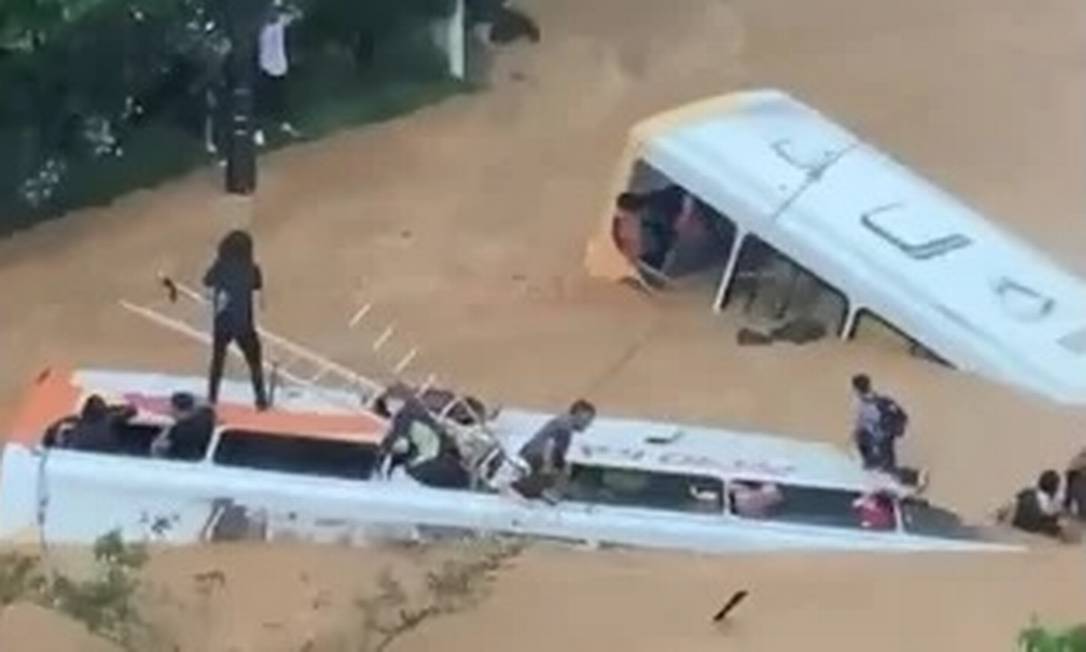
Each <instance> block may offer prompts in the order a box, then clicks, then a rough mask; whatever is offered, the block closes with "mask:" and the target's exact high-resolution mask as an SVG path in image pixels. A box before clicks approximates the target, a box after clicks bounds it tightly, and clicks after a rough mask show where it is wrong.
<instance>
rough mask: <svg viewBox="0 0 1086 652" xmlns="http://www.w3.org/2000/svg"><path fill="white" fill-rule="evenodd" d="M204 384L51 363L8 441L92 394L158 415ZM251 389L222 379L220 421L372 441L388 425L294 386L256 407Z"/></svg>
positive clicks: (73, 409) (37, 430) (33, 437)
mask: <svg viewBox="0 0 1086 652" xmlns="http://www.w3.org/2000/svg"><path fill="white" fill-rule="evenodd" d="M205 387H206V385H205V381H204V380H203V379H201V378H194V377H186V376H173V375H168V374H157V373H139V372H124V371H106V370H78V371H71V370H67V369H48V370H45V371H43V372H42V373H41V374H39V376H38V377H37V378H36V379H35V381H34V383H33V385H32V386H31V388H30V389H29V390H28V392H27V394H26V397H25V398H24V400H23V402H22V404H21V405H20V407H19V409H18V410H17V412H16V418H15V421H14V422H13V424H12V425H11V429H10V431H9V432H8V433H7V441H11V442H18V443H22V444H25V445H33V444H36V443H37V442H39V441H40V440H41V437H42V435H43V434H44V432H45V430H46V428H48V427H49V425H51V424H52V423H54V422H56V421H57V420H59V419H62V418H64V417H66V416H69V415H72V414H78V412H79V410H80V409H81V407H82V404H83V401H84V400H86V398H87V397H88V396H90V395H91V394H99V395H101V396H102V397H103V398H104V399H106V402H108V403H111V404H112V403H127V404H129V405H132V406H133V407H136V408H138V409H139V410H140V411H141V417H140V418H147V419H150V420H155V419H158V418H160V417H164V416H168V414H169V399H170V396H171V395H172V394H173V393H174V392H188V393H191V394H193V395H194V396H202V395H203V392H204V390H205ZM251 392H252V390H251V388H250V387H249V386H248V385H247V384H245V383H239V382H236V381H230V380H224V381H223V383H222V387H221V390H220V400H219V404H218V405H217V406H216V410H215V412H216V416H217V418H218V423H219V426H221V427H222V428H225V429H230V430H237V431H242V432H259V433H262V434H270V435H284V436H288V435H289V436H298V437H309V438H314V439H334V440H340V441H356V442H361V443H372V444H376V443H378V442H379V441H380V439H381V437H382V436H383V435H384V432H385V429H386V426H385V421H384V420H383V419H381V418H380V417H378V416H377V415H375V414H371V413H368V412H364V411H362V410H361V409H359V410H349V409H346V408H345V407H343V406H344V404H345V403H346V401H341V402H332V401H329V400H327V399H325V398H322V397H321V396H318V395H316V394H314V393H311V392H304V391H295V390H294V389H291V391H290V392H289V393H285V392H284V395H281V396H279V397H278V398H277V400H276V405H275V408H274V409H272V410H269V411H266V412H257V411H256V410H255V409H253V408H252V407H251V404H252V397H251ZM344 398H345V399H349V397H346V396H345V397H344Z"/></svg>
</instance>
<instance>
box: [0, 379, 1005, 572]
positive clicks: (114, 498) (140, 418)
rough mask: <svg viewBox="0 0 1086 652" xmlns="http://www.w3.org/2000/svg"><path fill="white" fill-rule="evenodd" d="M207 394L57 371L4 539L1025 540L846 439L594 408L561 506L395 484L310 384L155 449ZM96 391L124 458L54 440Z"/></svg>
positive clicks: (238, 388)
mask: <svg viewBox="0 0 1086 652" xmlns="http://www.w3.org/2000/svg"><path fill="white" fill-rule="evenodd" d="M202 386H203V381H202V379H199V378H190V377H178V376H172V375H166V374H152V373H136V372H122V371H116V370H81V371H63V370H53V371H49V372H46V373H43V374H42V375H41V376H40V377H39V378H38V379H37V381H36V382H35V383H34V384H33V385H32V386H31V387H30V390H29V391H28V393H27V397H26V400H25V401H24V402H23V403H22V405H21V406H19V411H18V416H17V418H16V420H15V422H14V423H13V424H12V426H11V427H10V430H9V431H8V432H7V433H6V434H7V443H6V444H5V446H4V448H3V459H2V466H0V540H2V541H8V542H11V541H16V542H17V541H28V540H29V541H33V540H37V539H41V540H45V541H48V542H51V543H77V544H78V543H84V544H85V543H90V542H93V541H94V540H95V539H96V538H97V537H99V536H101V535H103V534H105V533H107V532H110V531H119V532H121V534H122V535H123V536H124V537H125V538H126V540H136V541H140V540H148V541H154V542H161V543H165V544H171V543H172V544H185V543H197V542H207V541H223V540H261V541H262V540H286V539H289V540H307V541H313V542H324V543H344V544H356V545H361V544H364V543H366V542H367V541H373V540H387V539H410V540H420V539H423V540H425V539H430V538H442V537H449V536H454V537H467V538H472V537H478V536H492V535H499V536H509V535H511V536H520V537H529V538H542V539H547V540H556V541H561V542H566V543H570V544H575V545H584V544H589V545H614V546H636V547H649V548H664V549H668V548H670V549H676V550H690V551H700V552H710V553H712V552H718V553H719V552H733V551H775V550H869V551H917V552H919V551H963V552H964V551H993V552H995V551H1012V550H1019V549H1020V548H1018V547H1016V546H1008V545H1003V544H1001V543H999V542H998V541H996V540H995V539H993V538H991V537H989V536H987V535H986V534H985V533H984V532H982V531H980V530H978V529H975V528H971V527H969V526H967V525H966V524H964V523H963V522H962V521H961V520H960V519H959V518H958V517H957V516H956V515H954V514H953V513H952V512H950V511H948V510H944V509H941V508H938V507H936V506H933V505H930V504H928V503H926V502H924V501H923V500H920V499H919V498H918V497H916V496H914V495H913V494H912V492H910V491H909V490H907V489H906V488H904V487H901V486H899V485H898V484H897V483H896V481H895V480H894V479H893V478H891V477H889V476H884V475H882V474H876V473H871V472H868V471H865V470H863V469H862V468H861V466H860V464H859V463H858V462H857V461H856V460H854V459H852V458H851V457H849V456H848V455H847V454H845V453H844V452H843V451H841V450H838V449H837V448H836V447H834V446H832V445H829V444H825V443H816V442H803V441H797V440H792V439H788V438H784V437H778V436H770V435H766V434H759V433H749V432H738V431H733V430H724V429H716V428H707V427H701V426H694V425H682V424H667V423H660V422H652V421H643V420H633V419H617V418H604V417H601V418H599V419H597V420H596V422H595V423H594V424H593V425H592V426H591V427H590V428H589V429H588V430H587V431H585V432H584V433H581V434H579V435H578V436H577V439H576V441H575V443H574V445H573V446H572V447H571V449H570V451H569V454H568V456H567V460H568V462H569V464H570V467H571V469H570V477H569V483H568V486H567V487H566V489H565V491H564V494H563V496H562V498H561V500H560V501H559V502H558V503H557V504H550V503H548V502H544V501H539V500H531V501H530V500H525V499H523V498H520V497H518V496H515V495H509V494H506V493H503V492H501V491H499V490H497V489H495V488H491V487H489V486H486V485H485V484H484V485H476V486H474V487H472V486H466V487H463V488H459V489H453V488H443V489H439V488H434V487H431V486H425V485H423V484H420V483H418V482H416V481H414V480H413V479H412V478H411V477H407V476H399V477H397V476H393V477H392V478H384V477H383V476H382V474H380V473H378V472H377V465H378V446H379V442H380V440H381V437H382V436H383V433H384V431H385V428H386V422H385V421H384V419H382V418H381V417H380V416H378V415H377V414H375V413H369V412H366V411H364V410H361V409H359V410H355V411H352V410H349V409H345V408H344V407H343V402H342V401H338V400H337V401H332V402H329V401H328V400H327V399H328V395H327V394H321V395H317V394H314V393H313V392H311V391H309V390H306V389H298V390H296V391H295V390H291V392H289V393H288V394H286V395H285V396H283V397H282V398H281V400H280V401H279V402H278V403H277V405H276V407H275V408H274V409H273V410H270V411H268V412H263V413H257V412H254V411H253V410H252V409H251V408H249V407H248V406H247V405H245V404H244V402H245V401H246V400H247V399H248V388H247V387H246V386H245V385H242V384H240V383H236V382H231V381H226V382H224V384H223V388H222V394H221V402H220V404H219V407H218V410H217V415H218V422H217V425H216V427H215V429H214V432H213V434H212V436H211V438H210V441H209V442H207V444H206V450H204V451H202V452H200V453H199V454H196V455H192V456H189V457H186V458H184V459H180V458H161V457H152V456H151V451H150V449H151V442H152V441H153V440H154V438H155V437H156V435H157V434H158V433H159V432H161V431H162V429H163V428H167V427H169V426H170V425H171V423H172V417H171V416H170V411H169V396H170V394H171V393H172V392H175V391H187V392H192V393H196V392H199V391H200V388H201V387H202ZM91 394H97V395H99V396H103V397H105V398H106V399H107V400H108V401H110V402H111V403H124V404H126V405H128V406H130V407H134V408H136V410H137V413H136V415H135V417H134V418H132V419H131V420H130V421H129V422H128V423H127V424H126V425H124V426H123V427H121V428H120V430H119V431H118V432H117V436H118V446H117V448H116V450H110V451H100V452H91V451H85V450H77V449H72V448H64V447H49V446H46V445H45V441H44V433H45V432H46V430H47V429H48V428H49V426H50V424H51V423H55V422H56V421H57V420H58V419H62V418H63V417H65V416H67V415H69V414H71V413H72V412H76V411H77V410H78V409H79V406H80V405H81V404H82V402H83V401H84V400H85V399H86V397H88V396H89V395H91ZM340 398H343V399H349V398H350V394H349V393H348V394H344V396H342V397H340ZM548 418H549V416H548V415H546V414H540V413H535V412H530V411H524V410H508V409H507V410H501V411H500V412H499V413H498V414H497V415H496V416H495V417H493V419H492V421H490V422H488V424H487V427H488V429H489V430H490V431H491V432H492V433H493V434H494V436H495V438H496V441H497V442H499V443H500V447H501V448H502V449H504V450H507V451H515V450H519V447H520V446H521V444H522V443H523V442H524V441H526V439H527V438H529V437H531V435H532V434H533V433H535V432H536V431H537V429H538V428H539V427H540V426H541V425H542V424H543V423H544V422H545V421H546V420H547V419H548ZM458 444H459V442H458ZM462 459H464V460H468V459H470V457H469V456H468V455H462ZM751 486H758V487H766V486H771V487H772V488H773V494H774V500H773V504H772V505H766V506H764V507H765V508H764V509H761V510H760V511H754V512H752V511H750V510H745V508H744V507H743V503H742V502H741V500H740V498H741V496H740V494H741V493H742V492H743V491H748V492H749V487H751ZM875 493H878V494H879V495H881V496H883V497H884V500H885V504H886V510H887V511H886V512H885V517H886V518H885V520H884V521H883V522H882V523H881V525H879V526H873V525H871V524H870V523H868V522H866V521H865V520H864V518H863V516H862V514H861V513H860V512H859V511H858V510H859V508H858V506H857V504H858V501H861V500H863V499H864V498H865V497H866V496H870V495H873V494H875Z"/></svg>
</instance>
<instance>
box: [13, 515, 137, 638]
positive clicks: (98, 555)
mask: <svg viewBox="0 0 1086 652" xmlns="http://www.w3.org/2000/svg"><path fill="white" fill-rule="evenodd" d="M94 559H95V562H96V564H95V566H96V567H95V569H94V572H93V573H92V577H91V578H90V579H86V580H75V579H72V578H70V577H67V576H65V575H62V574H53V575H52V576H47V574H46V573H44V572H43V571H42V568H41V560H40V558H38V557H35V556H29V555H22V554H19V553H9V554H6V555H3V556H0V608H3V607H5V606H7V605H10V604H11V603H13V602H17V601H20V600H25V601H30V602H34V603H36V604H39V605H41V606H43V607H46V608H48V609H55V610H57V611H60V612H61V613H64V614H67V615H68V616H71V617H72V618H74V619H75V620H78V621H79V622H81V623H83V624H84V625H85V626H86V627H87V629H88V630H90V631H91V632H92V633H93V634H96V635H98V636H101V637H103V638H106V639H108V640H111V641H113V642H116V643H119V644H121V645H123V646H125V647H126V648H127V649H137V647H138V646H137V645H136V641H137V640H138V638H139V635H140V634H141V633H142V632H143V630H145V629H146V628H145V627H144V625H143V623H142V620H141V618H140V615H139V611H138V609H137V608H136V603H135V599H136V595H137V593H138V591H139V589H140V581H139V572H140V570H141V569H142V568H143V566H144V564H146V562H147V551H146V549H145V548H144V547H143V546H141V545H133V544H126V543H125V542H124V541H123V540H122V539H121V535H120V533H119V532H111V533H109V534H106V535H105V536H103V537H101V538H100V539H98V541H96V542H95V545H94Z"/></svg>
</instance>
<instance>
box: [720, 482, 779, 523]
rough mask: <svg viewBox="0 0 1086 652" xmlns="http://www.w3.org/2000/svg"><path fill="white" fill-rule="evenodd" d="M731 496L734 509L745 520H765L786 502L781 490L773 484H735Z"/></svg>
mask: <svg viewBox="0 0 1086 652" xmlns="http://www.w3.org/2000/svg"><path fill="white" fill-rule="evenodd" d="M730 494H731V499H732V509H733V510H734V511H735V513H736V514H737V515H738V516H742V517H744V518H765V517H767V516H769V513H770V512H771V511H772V510H773V509H774V508H775V507H777V506H778V505H780V504H781V503H782V502H783V501H784V496H783V495H782V494H781V490H780V489H779V488H778V487H777V485H775V484H773V483H771V482H744V481H739V482H734V483H732V487H731V492H730Z"/></svg>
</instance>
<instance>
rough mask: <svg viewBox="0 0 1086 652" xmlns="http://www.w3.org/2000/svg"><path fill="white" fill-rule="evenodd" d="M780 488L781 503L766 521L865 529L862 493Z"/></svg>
mask: <svg viewBox="0 0 1086 652" xmlns="http://www.w3.org/2000/svg"><path fill="white" fill-rule="evenodd" d="M776 488H777V491H778V492H779V501H778V502H777V503H776V504H775V505H774V507H773V509H772V510H771V511H770V512H769V513H768V514H767V515H766V516H765V517H764V518H763V519H762V520H766V521H769V522H779V523H794V524H797V525H814V526H822V527H835V528H850V529H856V530H862V529H865V528H864V524H863V521H864V519H863V517H862V513H861V511H860V510H859V509H858V507H857V503H858V501H859V499H860V498H861V497H863V494H861V493H860V492H857V491H851V490H846V489H822V488H815V487H799V486H795V485H783V484H778V485H776ZM733 509H734V506H733ZM891 529H892V528H891Z"/></svg>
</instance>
